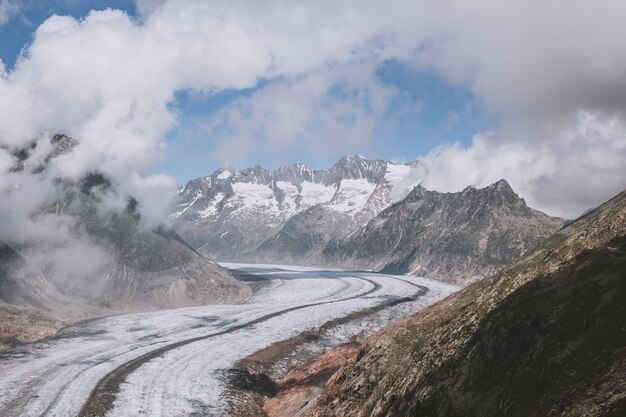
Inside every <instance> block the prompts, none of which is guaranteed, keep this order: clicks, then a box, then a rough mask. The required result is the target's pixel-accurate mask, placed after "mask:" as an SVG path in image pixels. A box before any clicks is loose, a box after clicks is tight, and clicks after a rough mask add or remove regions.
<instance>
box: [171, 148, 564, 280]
mask: <svg viewBox="0 0 626 417" xmlns="http://www.w3.org/2000/svg"><path fill="white" fill-rule="evenodd" d="M426 173H427V169H426V167H425V166H424V165H423V164H422V163H421V162H420V161H413V162H410V163H407V164H394V163H392V162H388V161H383V160H368V159H366V158H364V157H362V156H360V155H356V156H346V157H343V158H341V159H340V160H339V161H338V162H337V164H335V165H334V166H333V167H331V168H330V169H328V170H315V171H314V170H311V169H310V168H308V167H307V166H306V165H304V164H291V165H286V166H282V167H279V168H277V169H276V170H266V169H263V168H261V167H258V166H257V167H255V168H248V169H244V170H240V171H234V170H232V168H228V167H225V168H220V169H218V170H216V171H215V172H213V173H212V174H211V175H210V176H207V177H202V178H198V179H195V180H192V181H190V182H188V183H187V185H185V187H183V188H182V189H181V191H180V193H179V199H180V200H179V203H178V208H176V209H174V210H173V213H172V215H171V217H172V218H173V219H174V228H175V229H176V230H177V231H178V232H179V233H180V234H181V236H183V238H185V239H186V240H187V241H189V242H190V243H191V244H192V246H194V247H195V248H196V249H197V250H198V251H199V252H200V253H202V254H204V255H207V256H209V257H211V258H214V259H219V260H221V261H235V262H274V263H287V264H290V263H291V264H295V263H298V264H306V265H311V266H321V265H323V266H333V267H338V268H347V269H354V268H357V269H371V270H384V271H392V272H395V273H403V274H405V273H411V272H413V273H420V274H423V275H426V276H431V277H435V278H438V279H444V280H448V281H454V282H457V283H467V282H470V281H472V280H476V279H479V278H480V277H481V276H486V275H489V274H491V273H493V272H495V270H496V269H497V268H499V267H502V266H504V265H505V264H506V262H507V261H510V260H512V259H513V258H515V257H517V256H519V255H521V254H522V253H523V252H524V251H526V250H528V249H530V248H531V247H532V246H533V245H534V244H536V243H537V242H539V241H540V240H541V239H543V238H545V237H547V236H548V235H550V234H551V233H552V232H554V231H556V230H557V229H558V228H560V227H562V225H563V220H561V219H557V218H552V217H550V216H547V215H545V214H543V213H541V212H539V211H537V210H533V209H530V208H528V210H522V209H518V210H517V211H515V210H512V209H511V210H508V211H506V214H507V216H510V217H511V219H509V220H506V219H500V220H499V221H500V223H501V225H500V226H499V227H500V228H501V229H502V230H499V231H497V232H498V233H499V234H500V235H501V236H500V238H501V243H503V244H504V245H505V246H507V247H509V246H511V247H510V248H509V249H508V252H509V254H508V255H506V256H504V257H503V256H499V257H496V258H495V259H494V260H493V262H491V261H485V262H482V263H480V264H476V263H473V264H472V263H471V262H470V261H468V259H469V258H470V255H475V254H476V253H477V252H476V251H474V252H471V253H469V252H468V254H466V256H465V260H459V261H458V262H457V265H456V267H446V268H441V269H440V270H434V269H433V265H434V264H435V263H436V261H437V260H438V261H441V260H442V257H443V256H444V255H446V253H447V252H446V251H443V252H442V253H441V256H440V257H439V258H438V259H435V258H434V257H431V256H429V257H427V258H428V259H425V258H423V256H421V255H420V254H422V255H423V252H424V251H421V252H420V250H419V249H418V250H417V252H415V253H414V254H413V255H411V254H410V252H411V251H412V250H414V249H416V248H415V245H414V244H413V243H410V242H405V243H404V246H403V249H402V252H403V253H404V258H405V259H399V258H398V257H397V256H396V255H395V254H394V253H393V252H394V251H395V250H396V249H397V248H396V247H395V246H392V245H383V246H381V247H379V248H377V247H376V245H375V244H374V243H371V244H366V245H365V246H363V245H361V246H360V247H359V245H360V242H361V241H363V242H365V241H367V239H365V238H363V237H362V236H361V235H362V234H363V233H365V231H366V230H368V228H370V226H371V225H372V224H374V223H376V222H380V221H381V219H382V218H384V217H385V216H388V215H389V214H388V213H389V211H390V210H394V207H395V208H396V209H397V208H399V207H400V208H401V207H402V204H405V205H407V201H411V199H416V198H418V197H420V196H421V195H429V196H430V195H431V194H432V193H434V191H428V190H426V189H424V188H423V187H422V185H421V181H422V178H423V177H424V175H425V174H426ZM476 190H477V189H476V188H474V187H472V186H468V187H466V188H465V189H464V190H462V191H461V192H459V193H438V194H440V195H441V196H445V195H449V194H455V195H459V196H463V197H464V198H466V199H468V200H472V199H473V200H472V201H473V202H472V204H473V206H472V207H469V206H470V205H469V204H465V206H468V207H469V209H471V210H479V209H481V207H483V206H489V207H491V209H492V210H494V211H495V210H498V207H505V206H512V207H513V206H516V205H519V206H520V207H525V208H527V206H526V203H525V201H524V200H523V199H522V198H520V197H519V196H518V195H517V194H516V193H515V192H514V191H513V189H512V188H511V187H510V185H509V184H508V183H507V182H506V181H505V180H500V181H498V182H495V183H493V184H491V185H490V186H487V187H484V188H481V189H480V190H485V191H476ZM477 194H479V195H480V196H481V198H483V200H484V201H476V195H477ZM441 198H442V199H445V198H447V197H441ZM458 204H460V203H458ZM501 211H502V210H501ZM418 214H419V213H418ZM405 217H407V218H408V215H405ZM515 217H519V219H515ZM531 217H534V220H524V219H523V218H529V219H530V218H531ZM493 218H494V217H493V216H492V217H491V219H493ZM516 221H518V223H519V224H516ZM531 223H532V228H531V230H530V231H529V232H524V231H523V230H522V226H528V225H529V224H531ZM400 226H402V227H398V229H400V230H401V229H404V225H400ZM444 226H445V227H448V226H449V225H444ZM504 228H510V229H511V230H512V232H511V236H510V237H508V236H506V234H505V233H504ZM474 229H476V228H474ZM398 234H401V231H398ZM494 234H495V232H494V233H491V234H489V235H488V236H486V237H485V239H487V240H486V242H487V241H489V242H492V243H491V245H492V246H493V245H495V240H494V239H496V238H495V236H494ZM372 239H373V238H372ZM370 240H371V239H370ZM515 245H517V246H518V247H512V246H515ZM366 249H367V250H366ZM427 249H428V251H430V250H431V249H432V250H435V249H437V248H430V247H429V248H427ZM448 249H450V248H448ZM496 250H497V248H490V249H489V251H496ZM359 251H360V252H361V253H358V252H359ZM367 251H369V252H371V253H377V252H381V255H380V256H379V257H378V258H377V259H376V262H373V261H366V258H367V256H365V255H368V256H369V253H365V252H367ZM483 252H484V250H481V251H480V254H482V253H483ZM383 255H385V256H383ZM418 255H420V256H421V258H420V257H419V256H418ZM416 257H417V258H416ZM418 258H419V259H418ZM431 258H432V259H431ZM501 258H502V259H501ZM420 261H421V263H423V264H426V266H427V268H426V269H424V268H421V269H420V267H419V264H420ZM464 263H465V264H467V265H465V264H464Z"/></svg>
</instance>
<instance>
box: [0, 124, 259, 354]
mask: <svg viewBox="0 0 626 417" xmlns="http://www.w3.org/2000/svg"><path fill="white" fill-rule="evenodd" d="M75 143H76V142H75V141H74V140H73V139H70V138H68V137H66V136H62V135H56V136H54V137H53V138H52V140H51V144H52V151H51V153H50V155H49V157H48V158H46V159H45V162H44V163H43V164H41V165H38V166H36V167H32V166H30V165H29V163H28V161H29V159H28V158H29V153H28V152H22V153H20V157H19V158H17V159H16V160H17V164H16V166H15V168H14V171H15V172H20V171H21V170H26V169H33V175H42V176H43V175H46V174H47V168H48V166H47V163H48V162H49V161H50V160H52V159H53V158H55V157H58V156H59V155H63V154H64V153H67V152H71V151H72V147H73V145H74V144H75ZM28 151H32V149H29V150H28ZM56 184H57V187H58V188H57V192H56V194H55V197H54V200H53V201H50V202H49V203H47V205H44V206H43V207H41V209H40V213H35V215H42V216H43V215H45V216H48V217H47V218H54V217H55V216H58V217H59V218H63V219H65V220H67V219H72V221H71V222H68V227H67V228H66V229H64V231H63V239H64V240H63V241H59V245H64V244H66V243H67V240H70V241H71V240H73V241H74V242H77V243H78V244H79V245H83V246H86V247H90V248H97V252H96V253H98V254H99V256H97V257H96V256H93V255H92V256H90V257H85V258H84V259H81V258H80V255H77V254H76V253H71V254H70V255H69V256H66V257H65V258H63V259H61V260H60V261H59V262H58V263H57V265H60V266H61V267H63V264H65V263H72V264H74V265H75V266H78V268H77V269H78V270H79V271H80V270H81V265H83V264H84V266H85V268H82V270H84V271H85V272H84V273H82V274H79V276H71V277H68V275H67V274H66V273H65V271H64V270H62V269H61V270H60V271H57V270H55V265H54V264H53V265H51V264H50V261H54V259H52V260H45V261H42V260H41V259H42V256H41V254H42V251H45V249H42V248H39V247H38V246H37V242H28V243H24V244H21V245H20V248H19V251H18V250H14V248H12V247H11V246H9V244H14V242H8V243H9V244H7V243H0V329H1V330H2V334H3V338H4V339H6V340H5V342H4V344H5V345H6V344H10V343H13V342H19V341H27V340H32V339H33V338H36V337H37V335H38V336H39V337H41V336H45V335H47V334H49V333H50V332H52V331H54V330H56V329H57V328H58V327H59V326H60V325H61V323H63V322H67V321H74V320H76V319H81V318H86V317H94V316H98V315H104V314H113V313H119V312H129V311H143V310H153V309H161V308H174V307H187V306H195V305H203V304H212V303H231V302H237V301H239V300H241V299H243V298H244V297H246V296H247V295H249V294H250V288H249V287H248V286H247V285H245V284H244V283H242V282H241V281H238V280H236V279H235V278H234V277H232V276H231V275H230V274H229V273H228V272H227V271H225V270H224V269H223V268H221V267H220V266H219V265H217V264H216V263H215V262H213V261H211V260H209V259H207V258H206V257H204V256H201V255H200V254H198V253H197V252H196V251H195V250H194V249H193V248H192V247H191V246H190V245H188V244H187V243H186V242H185V241H184V240H183V239H182V238H180V236H178V235H177V234H176V232H174V231H173V230H171V229H168V228H165V227H156V228H155V227H152V226H149V225H146V224H144V223H142V221H141V207H139V205H138V203H137V201H136V200H135V199H134V198H132V197H130V196H123V195H119V192H118V191H117V189H116V187H115V184H114V183H113V182H112V181H111V180H110V179H108V178H106V177H105V176H104V175H103V174H101V173H97V172H92V173H89V174H87V175H85V176H84V177H83V178H81V179H80V180H78V181H72V180H69V179H65V178H58V179H57V181H56ZM8 192H10V191H8ZM119 201H122V202H124V201H125V202H126V205H125V206H124V205H122V206H121V207H119V206H117V205H116V204H117V202H119ZM113 202H115V204H114V203H113ZM47 243H48V244H50V242H47ZM18 252H19V253H18ZM43 258H44V259H45V257H43ZM90 263H97V266H96V267H94V268H91V267H90V266H91V265H87V264H90ZM0 343H3V342H2V341H0Z"/></svg>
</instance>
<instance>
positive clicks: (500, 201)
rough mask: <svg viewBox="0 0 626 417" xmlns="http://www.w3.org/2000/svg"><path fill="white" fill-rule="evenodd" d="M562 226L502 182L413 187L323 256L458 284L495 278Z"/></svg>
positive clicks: (333, 243)
mask: <svg viewBox="0 0 626 417" xmlns="http://www.w3.org/2000/svg"><path fill="white" fill-rule="evenodd" d="M562 225H563V220H561V219H558V218H554V217H550V216H547V215H545V214H543V213H541V212H539V211H537V210H533V209H531V208H530V207H528V206H527V205H526V203H525V202H524V200H523V199H522V198H520V197H519V196H518V195H517V194H515V192H513V190H512V189H511V187H510V186H509V184H508V183H507V182H506V181H504V180H500V181H498V182H497V183H494V184H492V185H490V186H488V187H485V188H482V189H476V188H473V187H468V188H466V189H465V190H463V191H462V192H459V193H438V192H435V191H428V190H426V189H424V188H422V187H421V186H419V185H418V186H417V187H416V188H415V189H413V191H411V193H410V194H409V195H408V196H407V198H406V199H404V200H403V201H401V202H399V203H397V204H395V205H393V206H391V207H389V208H387V209H386V210H384V211H383V212H381V213H380V214H379V215H378V216H376V217H375V218H373V219H372V220H371V221H369V222H368V223H367V225H365V226H364V227H361V228H359V229H358V230H357V231H355V232H354V233H352V234H350V235H349V236H347V237H345V238H339V239H333V240H332V241H331V242H330V243H329V244H328V245H327V246H326V247H325V248H324V251H323V255H324V260H325V261H326V262H327V263H329V264H331V265H337V264H338V265H347V266H350V267H352V268H358V269H375V270H380V269H382V270H384V271H386V272H391V273H399V274H407V273H408V274H414V275H418V276H427V277H432V278H437V279H442V280H448V281H454V282H457V283H461V284H466V283H468V282H472V281H476V280H478V279H479V278H483V277H484V276H488V275H491V274H493V273H494V272H496V271H498V270H500V269H501V268H503V267H504V266H506V265H508V264H510V263H511V261H513V260H514V259H515V258H517V257H519V256H520V255H522V254H524V253H525V252H527V251H528V250H530V249H531V248H532V247H534V246H535V245H536V244H537V243H538V242H540V241H542V240H543V239H545V238H546V237H548V236H549V235H551V234H552V233H553V232H554V231H556V230H557V229H559V228H560V227H561V226H562Z"/></svg>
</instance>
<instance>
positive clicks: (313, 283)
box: [0, 264, 457, 417]
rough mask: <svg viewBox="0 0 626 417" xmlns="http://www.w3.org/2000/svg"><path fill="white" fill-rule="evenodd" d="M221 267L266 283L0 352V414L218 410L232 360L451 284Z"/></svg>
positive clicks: (392, 312)
mask: <svg viewBox="0 0 626 417" xmlns="http://www.w3.org/2000/svg"><path fill="white" fill-rule="evenodd" d="M225 266H226V267H227V268H230V269H232V270H234V271H235V272H236V273H238V274H240V275H245V276H247V277H253V278H255V277H256V278H258V279H259V280H262V281H263V282H265V285H263V286H262V287H261V288H260V289H259V290H258V291H257V292H256V293H255V294H254V295H253V296H252V297H251V298H250V299H248V300H247V301H246V302H244V303H242V304H237V305H211V306H203V307H193V308H184V309H176V310H166V311H158V312H151V313H140V314H126V315H119V316H111V317H106V318H101V319H97V320H90V321H87V322H83V323H78V324H75V325H72V326H69V327H67V328H65V329H63V330H62V331H61V332H59V334H57V335H56V336H54V337H51V338H48V339H45V340H43V341H41V342H38V343H34V344H31V345H25V346H23V347H21V348H19V349H14V350H11V351H8V352H5V353H3V354H1V356H0V415H2V416H20V417H21V416H75V415H81V413H82V415H89V414H88V412H91V411H93V410H94V409H96V410H99V411H98V412H106V413H107V415H110V416H137V415H149V416H173V415H176V416H178V415H194V414H195V413H198V412H202V414H203V415H205V414H208V415H223V411H224V398H223V393H224V384H225V381H224V370H227V369H229V368H230V367H232V366H233V365H234V364H235V363H236V362H237V361H238V360H240V359H242V358H244V357H246V356H248V355H250V354H253V353H254V352H256V351H259V350H261V349H263V348H266V347H268V346H270V345H272V344H273V343H276V342H279V341H282V340H286V339H289V338H291V337H294V336H296V335H298V334H299V333H301V332H303V331H306V330H311V329H316V328H319V327H320V326H322V325H324V324H325V323H328V322H330V321H332V320H335V319H338V318H342V317H346V316H347V315H350V314H352V313H355V312H362V311H366V312H368V311H372V313H371V314H370V315H368V316H366V319H362V320H354V321H353V322H348V323H344V324H342V326H339V327H338V328H337V329H335V334H334V335H333V339H332V340H333V343H335V342H336V343H340V342H341V341H343V340H346V339H347V338H349V337H350V336H353V335H363V334H367V333H371V332H373V331H375V330H378V329H379V328H380V327H382V326H384V325H385V324H386V323H388V322H389V321H390V320H393V319H396V318H399V317H402V316H405V315H408V314H410V313H412V312H414V311H416V310H418V309H420V308H423V307H425V306H427V305H430V304H432V303H434V302H436V301H438V300H440V299H442V298H444V297H446V296H447V295H448V294H450V293H451V292H453V291H455V290H457V287H455V286H453V285H449V284H445V283H442V282H439V281H433V280H429V279H424V278H415V277H406V276H392V275H382V274H374V273H368V272H348V271H338V270H326V269H316V268H305V267H293V266H277V265H243V264H226V265H225ZM394 300H402V301H403V302H402V303H398V302H395V303H394ZM107 384H108V385H107ZM103 387H105V388H106V389H105V388H103ZM111 387H113V388H111ZM107 390H108V391H107ZM94 407H95V408H94ZM98 407H99V408H98ZM207 410H208V411H207Z"/></svg>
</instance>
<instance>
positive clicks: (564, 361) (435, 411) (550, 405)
mask: <svg viewBox="0 0 626 417" xmlns="http://www.w3.org/2000/svg"><path fill="white" fill-rule="evenodd" d="M625 271H626V192H624V193H622V194H620V195H619V196H617V197H615V198H613V199H612V200H610V201H609V202H607V203H605V204H604V205H602V206H600V207H599V208H597V209H596V210H594V211H592V212H590V213H588V214H586V215H585V216H583V217H581V218H580V219H578V220H577V221H575V222H574V223H572V224H570V225H569V226H567V227H566V228H564V229H562V230H560V231H559V232H557V233H556V234H554V235H553V236H551V237H550V238H549V239H547V240H546V241H545V242H543V243H542V244H541V245H539V246H538V247H536V248H535V249H534V250H532V251H531V252H530V253H528V254H527V255H526V256H524V257H523V258H521V259H520V260H518V261H516V262H515V263H514V264H513V265H512V266H510V267H508V268H507V269H505V270H503V271H502V272H500V273H498V274H497V275H495V276H493V277H490V278H488V279H485V280H482V281H481V282H479V283H476V284H474V285H471V286H469V287H467V288H465V289H464V290H462V291H461V292H459V293H456V294H455V295H453V296H451V297H449V298H448V299H446V300H444V301H443V302H441V303H439V304H437V305H435V306H433V307H432V308H429V309H427V310H425V311H423V312H420V313H418V314H417V315H415V316H413V317H411V318H409V319H407V320H405V321H403V322H401V323H399V324H397V325H395V326H393V327H391V328H389V329H387V330H386V331H385V332H383V333H382V334H380V335H377V336H375V337H372V338H371V339H370V340H368V341H366V342H365V344H364V346H363V347H362V348H361V349H360V350H359V351H358V353H356V354H355V355H353V356H352V358H351V359H350V360H348V361H346V362H347V363H346V364H345V365H344V366H343V368H342V369H341V370H340V371H339V372H338V373H336V374H335V375H334V376H333V377H332V378H331V379H330V381H329V382H328V383H327V385H326V387H325V391H324V393H323V394H322V396H321V397H320V399H319V401H318V402H317V404H316V406H315V407H314V408H313V410H311V411H309V412H308V413H307V415H308V416H316V417H320V416H339V415H341V416H346V417H350V416H359V417H365V416H368V417H370V416H422V415H427V416H485V415H510V416H522V415H523V416H527V415H537V416H539V415H541V416H557V415H558V416H561V415H567V416H583V415H584V416H621V415H624V414H625V413H626V382H625V381H626V353H625V352H624V346H626V330H625V329H626V326H625V322H624V318H625V317H626V304H624V302H623V300H624V297H625V296H626V285H625V284H626V275H625Z"/></svg>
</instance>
